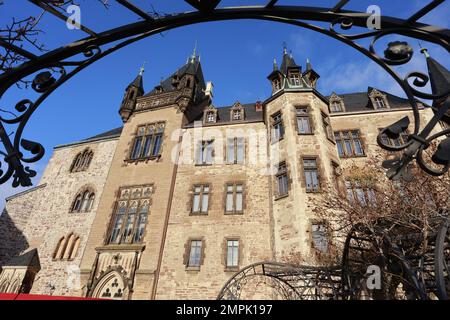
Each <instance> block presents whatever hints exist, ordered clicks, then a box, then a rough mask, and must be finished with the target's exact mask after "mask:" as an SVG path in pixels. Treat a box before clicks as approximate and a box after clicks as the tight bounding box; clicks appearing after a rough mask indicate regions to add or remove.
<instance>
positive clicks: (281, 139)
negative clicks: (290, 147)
mask: <svg viewBox="0 0 450 320" xmlns="http://www.w3.org/2000/svg"><path fill="white" fill-rule="evenodd" d="M283 140H284V136H283V137H282V138H280V139H278V140H274V141H273V140H272V141H271V142H270V143H271V144H275V143H277V142H280V141H283Z"/></svg>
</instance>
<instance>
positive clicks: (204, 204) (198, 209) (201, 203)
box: [192, 185, 209, 213]
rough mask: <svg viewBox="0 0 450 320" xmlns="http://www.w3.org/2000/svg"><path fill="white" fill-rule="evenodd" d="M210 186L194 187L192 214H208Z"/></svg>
mask: <svg viewBox="0 0 450 320" xmlns="http://www.w3.org/2000/svg"><path fill="white" fill-rule="evenodd" d="M208 204H209V185H196V186H194V195H193V199H192V213H208Z"/></svg>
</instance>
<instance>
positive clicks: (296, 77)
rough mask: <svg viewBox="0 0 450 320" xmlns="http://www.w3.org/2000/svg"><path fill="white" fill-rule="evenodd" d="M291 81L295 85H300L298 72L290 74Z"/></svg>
mask: <svg viewBox="0 0 450 320" xmlns="http://www.w3.org/2000/svg"><path fill="white" fill-rule="evenodd" d="M289 81H290V82H291V85H293V86H300V75H299V74H298V73H291V74H290V76H289Z"/></svg>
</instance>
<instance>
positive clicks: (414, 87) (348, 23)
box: [0, 0, 450, 187]
mask: <svg viewBox="0 0 450 320" xmlns="http://www.w3.org/2000/svg"><path fill="white" fill-rule="evenodd" d="M29 1H30V2H31V3H33V4H35V5H37V6H39V7H41V8H42V9H44V10H45V11H47V12H48V13H50V14H52V15H54V16H55V17H56V18H59V19H62V20H67V18H68V17H67V16H65V15H64V13H62V12H64V11H63V10H60V9H61V8H59V6H58V5H57V3H58V1H53V2H50V1H42V0H29ZM180 1H181V0H180ZM444 1H445V0H433V1H430V3H429V4H427V5H424V6H423V7H422V8H421V9H420V10H418V11H417V12H416V13H415V14H413V15H412V16H411V17H409V18H407V19H399V18H396V17H388V16H381V17H380V23H381V29H369V28H368V27H367V26H368V24H367V21H368V19H370V18H371V14H370V13H366V12H358V11H351V10H345V9H344V8H345V6H349V5H350V4H351V1H350V0H340V1H338V2H337V3H336V5H334V6H330V7H328V8H317V7H308V6H282V5H277V2H278V1H277V0H270V1H268V3H266V4H265V5H262V6H251V7H249V6H241V7H230V8H224V7H220V2H221V1H220V0H214V1H211V0H185V2H187V3H188V4H189V5H190V6H191V7H192V8H193V9H194V11H191V12H184V13H174V14H169V15H164V16H152V15H150V14H148V13H146V12H145V11H144V10H143V9H141V8H139V7H137V6H136V5H134V4H133V3H131V2H130V1H128V0H116V2H117V3H119V4H120V5H122V6H123V7H124V8H125V9H126V10H130V11H132V12H133V13H135V14H136V15H138V16H139V17H140V18H142V19H143V20H142V21H140V22H136V23H131V24H127V25H121V26H119V27H117V28H114V29H111V30H108V31H104V32H95V31H92V30H91V29H89V28H87V27H86V26H83V25H80V26H79V27H80V29H81V30H82V31H84V32H85V33H87V34H88V37H87V38H84V39H80V40H78V41H75V42H73V43H70V44H67V45H65V46H63V47H60V48H57V49H54V50H52V51H49V52H47V53H44V54H42V55H36V54H34V53H33V52H31V51H28V50H26V49H25V48H22V47H18V46H16V45H15V44H14V43H12V42H11V41H9V40H8V39H5V38H0V46H1V47H3V48H4V49H5V50H10V51H12V52H14V53H16V54H19V55H21V56H22V57H23V58H24V59H26V61H25V62H23V63H22V64H20V65H18V66H15V67H14V68H12V69H9V70H8V71H6V72H5V73H3V74H1V75H0V99H1V97H2V96H4V94H5V92H7V91H8V89H9V88H11V87H12V86H14V85H15V84H16V83H18V82H20V81H22V80H32V86H31V87H32V89H33V90H34V91H35V92H37V93H39V94H40V96H39V97H38V98H37V99H31V98H27V93H26V92H27V91H25V90H24V97H23V98H22V99H20V100H19V101H18V102H17V103H16V105H15V106H11V107H13V108H14V109H15V111H16V112H18V113H19V115H17V116H14V117H12V118H5V117H0V138H1V141H2V143H3V146H4V150H3V151H1V150H0V155H1V156H2V157H3V163H2V166H1V170H0V184H2V183H5V182H6V181H8V180H10V179H12V185H13V187H17V186H19V185H20V186H30V185H31V184H32V183H31V178H32V177H33V176H35V175H36V172H34V171H33V170H31V169H30V168H29V167H28V166H26V164H28V163H33V162H36V161H38V160H40V159H41V158H42V157H43V155H44V148H43V146H42V145H41V144H40V143H38V142H35V141H32V140H29V139H25V138H24V137H22V134H23V130H24V128H25V126H26V124H27V122H28V120H29V119H30V117H31V116H32V114H33V113H34V111H36V109H37V108H38V107H39V106H40V105H41V104H42V103H43V102H44V100H45V99H46V98H47V97H48V96H49V95H50V94H51V93H53V92H54V91H55V90H56V89H57V88H58V87H59V86H61V85H62V84H63V83H65V82H67V81H68V80H69V79H70V78H72V77H73V76H74V75H75V74H77V73H78V72H80V71H81V70H83V69H85V68H87V67H88V66H89V65H91V64H92V63H94V62H96V61H98V60H99V59H101V58H103V57H105V56H107V55H109V54H110V53H113V52H115V51H117V50H119V49H121V48H123V47H125V46H127V45H129V44H132V43H133V42H136V41H139V40H141V39H144V38H146V37H149V36H152V35H154V34H157V33H161V32H163V31H167V30H170V29H174V28H179V27H183V26H187V25H190V24H196V23H203V22H209V21H223V20H238V19H257V20H266V21H274V22H281V23H287V24H291V25H294V26H298V27H302V28H306V29H310V30H313V31H316V32H319V33H322V34H325V35H327V36H330V37H332V38H334V39H336V40H338V41H341V42H343V43H345V44H347V45H349V46H351V47H352V48H354V49H355V50H357V51H358V52H360V53H362V54H364V55H365V56H367V57H368V58H369V59H371V60H372V61H374V62H376V63H377V64H378V65H379V66H381V67H382V68H383V69H384V70H385V71H386V72H387V73H388V74H389V75H390V76H391V77H392V78H393V79H394V80H395V81H396V82H397V83H398V84H399V85H400V87H401V88H402V89H403V91H404V92H405V95H406V96H407V98H408V99H409V102H410V104H411V107H412V110H413V114H414V121H413V122H414V128H413V129H412V130H408V132H411V134H410V135H409V138H410V139H409V140H408V142H407V143H405V144H404V145H401V146H397V147H392V146H389V145H385V144H384V143H383V141H382V139H381V135H382V134H388V135H389V136H390V137H392V138H395V137H398V136H399V133H400V132H401V131H403V130H405V129H407V128H408V126H409V119H408V118H404V119H402V120H401V121H399V122H396V123H394V124H392V125H391V126H388V127H387V128H385V129H384V130H382V131H381V132H380V135H379V137H378V143H379V145H380V146H381V147H382V148H384V149H387V150H392V149H393V148H394V149H395V151H403V154H402V156H401V157H399V158H397V159H395V160H389V161H385V163H384V164H383V166H384V167H385V168H387V169H388V173H387V174H388V176H389V178H391V179H399V178H400V177H404V178H410V177H411V173H410V171H409V164H410V163H411V162H412V161H413V160H416V161H417V162H418V164H419V166H420V167H421V168H422V169H423V170H425V171H426V172H428V173H429V174H432V175H441V174H444V173H445V172H447V171H448V169H449V166H450V157H449V154H450V138H449V137H447V138H446V139H445V140H443V141H441V139H442V138H444V137H445V136H446V135H447V134H450V129H447V130H442V131H440V132H438V133H436V134H434V135H430V134H431V132H432V130H433V129H434V128H435V127H436V126H437V125H438V123H439V122H445V123H447V124H450V117H449V113H448V112H447V111H448V109H449V107H450V97H449V94H450V89H449V88H447V90H445V91H436V92H433V93H431V94H430V93H425V92H421V91H420V90H419V89H418V88H423V87H425V86H426V85H427V84H428V83H429V77H428V75H425V74H423V73H420V72H416V71H411V72H410V73H409V74H408V75H407V76H406V77H405V78H403V77H401V76H400V75H399V74H398V73H396V71H395V70H394V69H393V67H394V66H398V65H407V63H408V62H409V61H410V60H411V58H412V57H413V54H414V52H413V49H412V48H411V46H409V45H408V44H407V43H406V42H402V41H392V42H390V43H389V44H388V46H387V48H386V49H385V50H384V53H383V54H382V55H380V54H378V53H377V49H376V48H375V47H376V43H377V42H378V41H379V40H380V39H384V38H385V37H392V36H394V37H395V36H407V37H411V38H414V39H418V40H423V41H428V42H431V43H433V44H436V45H438V46H440V47H442V48H444V49H445V50H446V51H447V52H450V30H447V29H445V28H441V27H439V26H429V25H426V24H423V23H420V22H418V20H419V19H420V18H422V17H423V16H425V15H426V14H428V13H429V12H431V11H432V10H436V8H437V7H438V6H439V5H440V4H442V3H443V2H444ZM52 3H53V4H52ZM306 21H308V22H306ZM310 21H312V22H316V23H324V22H326V23H329V24H330V25H329V28H326V27H322V26H320V25H314V24H311V23H310ZM357 28H359V30H358V31H362V32H360V33H353V34H346V33H344V32H348V31H349V30H351V29H357ZM364 39H371V40H372V41H371V44H370V45H369V46H368V47H364V46H363V45H361V44H359V43H358V42H357V41H358V40H364ZM113 43H116V44H113ZM410 81H412V82H413V83H412V84H411V83H410ZM419 98H422V99H430V100H433V101H434V103H433V106H432V108H433V111H435V115H434V117H433V118H432V119H431V120H430V121H429V122H428V123H427V124H426V125H423V124H421V120H420V117H419V107H418V104H417V99H419ZM0 101H1V100H0ZM7 127H8V128H9V127H11V130H7ZM12 127H14V129H13V128H12ZM420 128H423V129H420ZM8 131H14V135H13V136H11V137H10V136H9V135H8V133H7V132H8ZM436 139H439V146H438V149H437V150H436V152H434V155H433V157H432V159H431V160H432V162H433V163H427V161H429V160H425V159H424V156H423V155H422V154H423V151H424V150H426V149H427V148H428V146H429V145H430V142H432V141H434V140H436ZM436 166H437V168H436Z"/></svg>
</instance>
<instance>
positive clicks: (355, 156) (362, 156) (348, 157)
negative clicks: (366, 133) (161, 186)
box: [339, 154, 367, 159]
mask: <svg viewBox="0 0 450 320" xmlns="http://www.w3.org/2000/svg"><path fill="white" fill-rule="evenodd" d="M366 157H367V155H366V154H363V155H360V156H358V155H353V156H342V157H339V158H340V159H351V158H366Z"/></svg>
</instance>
